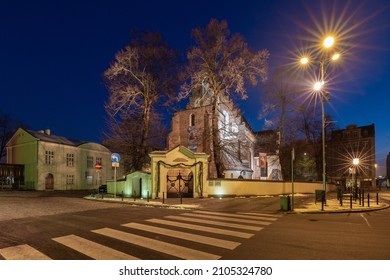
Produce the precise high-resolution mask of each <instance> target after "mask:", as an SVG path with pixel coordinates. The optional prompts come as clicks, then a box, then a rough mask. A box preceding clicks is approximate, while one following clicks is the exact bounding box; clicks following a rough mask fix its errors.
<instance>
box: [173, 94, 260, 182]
mask: <svg viewBox="0 0 390 280" xmlns="http://www.w3.org/2000/svg"><path fill="white" fill-rule="evenodd" d="M211 98H212V96H211V94H210V92H209V91H208V90H206V89H205V88H200V89H198V90H195V91H193V92H192V95H191V97H190V99H189V103H188V104H187V107H186V109H185V110H181V111H178V112H176V113H175V114H174V116H173V118H172V121H171V122H172V124H171V128H172V130H171V132H170V133H169V135H168V141H167V143H168V149H173V148H174V147H176V146H178V145H182V146H185V147H187V148H188V149H190V150H191V151H193V152H203V153H206V154H209V155H210V157H209V161H210V162H209V174H208V175H209V177H210V178H215V177H216V168H215V164H214V162H213V156H212V153H213V147H212V141H211V139H212V134H211V133H212V131H211V104H212V99H211ZM218 112H219V117H218V127H219V131H218V133H219V134H220V139H221V147H223V152H222V154H223V158H222V161H223V163H224V166H225V170H224V176H225V178H247V179H251V178H252V174H253V170H254V160H253V157H254V143H255V136H254V133H253V131H252V130H251V127H250V126H249V124H248V123H247V122H246V120H245V119H244V117H243V116H242V114H241V112H240V111H239V110H238V109H237V108H236V107H235V106H234V104H233V102H232V101H231V100H230V99H228V97H227V96H223V97H222V98H220V100H219V102H218Z"/></svg>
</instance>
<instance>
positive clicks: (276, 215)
mask: <svg viewBox="0 0 390 280" xmlns="http://www.w3.org/2000/svg"><path fill="white" fill-rule="evenodd" d="M238 214H244V215H250V216H264V217H271V218H277V219H279V218H282V217H283V215H280V214H265V213H254V212H238Z"/></svg>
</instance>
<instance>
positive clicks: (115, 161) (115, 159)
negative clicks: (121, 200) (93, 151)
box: [111, 153, 121, 198]
mask: <svg viewBox="0 0 390 280" xmlns="http://www.w3.org/2000/svg"><path fill="white" fill-rule="evenodd" d="M120 160H121V157H120V155H119V154H117V153H113V154H111V161H112V166H113V167H114V197H115V198H116V168H117V167H119V161H120Z"/></svg>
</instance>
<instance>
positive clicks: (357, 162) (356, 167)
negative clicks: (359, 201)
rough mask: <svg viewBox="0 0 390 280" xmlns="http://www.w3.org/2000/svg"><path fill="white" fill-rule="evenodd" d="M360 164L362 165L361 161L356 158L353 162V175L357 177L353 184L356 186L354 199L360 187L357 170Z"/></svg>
mask: <svg viewBox="0 0 390 280" xmlns="http://www.w3.org/2000/svg"><path fill="white" fill-rule="evenodd" d="M359 163H360V160H359V159H358V158H354V159H353V160H352V164H353V174H354V176H355V178H354V182H353V184H354V197H355V198H356V197H357V187H358V185H357V169H358V165H359Z"/></svg>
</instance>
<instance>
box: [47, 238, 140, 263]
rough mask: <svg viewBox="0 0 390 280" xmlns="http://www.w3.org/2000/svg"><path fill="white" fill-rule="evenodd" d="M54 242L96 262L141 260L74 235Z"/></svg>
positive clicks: (55, 239)
mask: <svg viewBox="0 0 390 280" xmlns="http://www.w3.org/2000/svg"><path fill="white" fill-rule="evenodd" d="M53 240H54V241H56V242H58V243H60V244H62V245H64V246H67V247H69V248H71V249H73V250H75V251H78V252H80V253H82V254H84V255H87V256H89V257H91V258H93V259H95V260H139V259H138V258H136V257H134V256H132V255H128V254H125V253H123V252H121V251H118V250H115V249H112V248H109V247H107V246H104V245H101V244H98V243H96V242H93V241H90V240H87V239H85V238H82V237H79V236H76V235H73V234H71V235H67V236H62V237H57V238H53Z"/></svg>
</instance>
